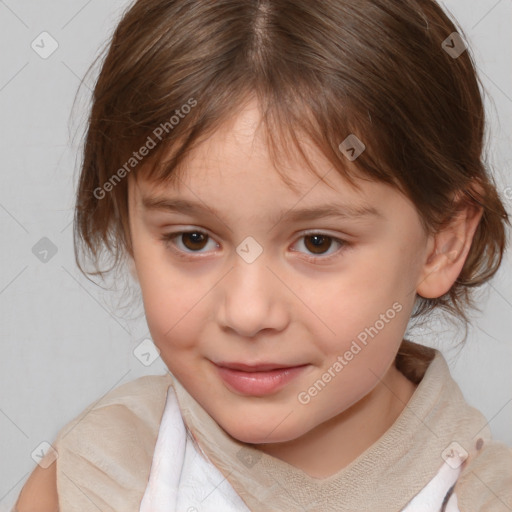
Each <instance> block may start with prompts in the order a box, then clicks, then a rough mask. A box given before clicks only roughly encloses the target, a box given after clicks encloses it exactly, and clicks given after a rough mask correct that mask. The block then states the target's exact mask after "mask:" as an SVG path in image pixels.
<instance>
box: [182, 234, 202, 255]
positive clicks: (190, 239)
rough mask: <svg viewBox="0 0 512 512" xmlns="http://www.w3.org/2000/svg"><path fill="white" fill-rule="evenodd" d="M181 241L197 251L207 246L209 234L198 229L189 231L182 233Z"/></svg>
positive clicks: (188, 247)
mask: <svg viewBox="0 0 512 512" xmlns="http://www.w3.org/2000/svg"><path fill="white" fill-rule="evenodd" d="M181 241H182V242H183V245H184V246H185V247H186V248H187V249H190V250H191V251H197V250H201V249H203V248H204V247H205V245H206V244H207V242H208V235H206V234H204V233H199V232H197V231H191V232H189V233H182V234H181Z"/></svg>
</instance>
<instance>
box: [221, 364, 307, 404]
mask: <svg viewBox="0 0 512 512" xmlns="http://www.w3.org/2000/svg"><path fill="white" fill-rule="evenodd" d="M215 366H216V368H217V371H218V375H219V376H220V377H221V379H222V381H223V382H224V384H225V385H226V386H227V387H228V388H229V389H230V390H231V391H234V392H235V393H237V394H241V395H252V396H263V395H269V394H272V393H276V392H277V391H279V390H280V389H281V388H283V387H284V386H286V385H287V384H288V383H289V382H291V381H292V380H293V379H295V378H296V377H298V376H299V375H300V374H301V373H302V372H303V371H304V370H305V369H306V367H308V366H309V364H301V365H297V366H289V365H283V364H277V363H259V364H250V365H248V364H245V363H226V362H222V363H216V364H215Z"/></svg>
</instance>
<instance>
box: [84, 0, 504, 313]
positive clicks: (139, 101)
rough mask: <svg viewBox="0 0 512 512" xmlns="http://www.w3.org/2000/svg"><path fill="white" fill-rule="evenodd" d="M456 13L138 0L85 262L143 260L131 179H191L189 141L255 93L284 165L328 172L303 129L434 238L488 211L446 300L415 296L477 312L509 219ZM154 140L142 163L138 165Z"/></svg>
mask: <svg viewBox="0 0 512 512" xmlns="http://www.w3.org/2000/svg"><path fill="white" fill-rule="evenodd" d="M454 23H455V22H452V21H451V20H450V18H449V17H448V15H447V14H446V13H444V12H443V10H442V9H441V7H440V6H439V5H438V4H437V3H436V2H434V1H431V0H395V1H392V2H390V1H388V0H358V1H353V0H314V1H311V0H215V1H192V0H139V1H136V2H135V3H134V4H133V5H132V6H130V8H129V9H127V11H126V12H125V13H124V15H123V17H122V20H121V22H120V23H119V25H118V26H117V28H116V30H115V33H114V34H113V37H112V40H111V41H109V43H108V45H107V46H106V47H105V50H104V51H105V52H106V56H105V58H104V61H103V64H102V67H101V71H100V73H99V78H98V79H97V82H96V85H95V88H94V91H93V104H92V109H91V113H90V117H89V120H88V126H87V131H86V138H85V145H84V153H83V163H82V168H81V174H80V177H79V184H78V191H77V201H76V210H75V225H74V229H75V231H74V235H75V256H76V260H77V264H78V266H79V268H80V270H81V271H82V272H84V273H87V274H89V275H98V274H99V275H103V273H104V272H108V271H109V270H100V269H99V265H98V262H99V261H100V255H101V253H102V251H103V250H106V251H107V253H108V254H109V255H110V256H111V257H113V264H112V267H111V268H114V267H116V266H117V265H118V263H120V262H121V261H122V260H123V259H124V257H125V256H126V254H129V255H132V248H131V239H130V232H129V224H128V197H127V194H128V192H127V191H128V187H127V181H128V178H127V175H128V173H130V175H131V176H136V174H137V173H140V172H142V170H144V173H145V176H146V177H148V178H150V179H153V180H155V181H156V182H161V183H163V182H172V181H173V180H178V179H179V175H180V173H182V172H186V168H185V166H184V165H182V164H183V163H184V162H185V161H186V156H187V155H188V154H190V151H191V150H192V149H193V148H194V147H197V145H198V144H200V142H201V141H202V140H204V138H205V137H207V136H209V135H211V134H212V133H213V132H214V131H215V130H217V129H218V128H219V127H220V126H221V125H222V124H223V123H225V122H227V121H228V120H230V119H232V118H233V116H235V115H236V114H237V112H238V111H239V110H240V108H241V107H242V106H243V105H244V103H245V102H246V101H248V98H251V97H253V96H255V97H256V98H257V99H258V102H259V105H260V107H261V110H262V122H263V125H264V126H265V127H266V131H265V133H266V135H267V140H268V145H269V149H270V151H271V155H273V158H274V161H276V162H277V160H278V154H279V152H280V151H282V152H286V154H291V153H292V152H293V151H295V153H296V154H297V152H298V154H299V155H301V156H302V157H303V158H304V159H305V161H306V162H307V163H308V165H309V166H310V168H311V170H312V171H313V172H315V169H314V168H313V167H312V165H311V164H310V162H309V161H308V159H307V156H306V154H305V153H304V152H303V148H302V146H301V142H300V140H299V138H300V137H301V136H305V137H306V138H307V140H309V141H311V142H312V143H313V144H314V145H315V146H316V147H317V148H318V149H319V150H320V151H321V152H322V154H324V155H325V156H326V158H327V159H328V160H329V161H330V162H331V163H332V165H333V167H334V169H336V171H338V172H339V173H341V175H342V176H343V177H345V178H346V179H348V180H349V182H351V183H353V184H355V182H354V180H353V177H355V176H359V177H361V176H364V177H365V179H371V180H376V181H380V182H384V183H388V184H391V185H393V186H394V187H396V188H397V189H398V190H400V191H401V192H402V193H403V194H405V195H406V196H407V197H408V198H409V199H410V200H411V201H412V202H413V203H414V205H415V206H416V209H417V211H418V213H419V216H420V218H421V221H422V224H423V226H424V228H425V231H426V232H428V233H434V232H436V231H437V230H438V229H440V228H441V227H442V226H443V225H445V223H446V222H448V221H449V220H450V219H451V218H452V217H453V215H454V214H455V213H456V212H457V211H458V209H459V208H460V207H461V206H462V205H464V204H469V203H471V204H474V205H479V206H481V207H482V208H483V216H482V219H481V221H480V224H479V226H478V228H477V231H476V233H475V236H474V239H473V243H472V247H471V249H470V252H469V254H468V257H467V260H466V262H465V264H464V267H463V269H462V271H461V273H460V275H459V277H458V279H457V280H456V282H455V283H454V285H453V286H452V288H451V289H450V290H449V292H447V293H446V294H445V295H443V296H442V297H439V298H435V299H425V298H423V297H419V296H418V297H417V302H416V304H415V306H416V307H415V311H414V312H413V315H412V316H413V317H416V316H424V315H425V314H427V313H429V312H432V311H433V310H434V309H435V308H442V309H444V310H446V311H448V312H450V313H452V314H453V315H454V316H455V317H459V318H461V319H463V320H464V321H465V322H467V321H468V319H467V317H466V315H465V312H464V309H465V308H466V307H470V306H471V307H475V305H474V301H473V300H472V297H471V295H470V291H471V289H472V288H474V287H476V286H479V285H481V284H482V283H485V282H486V281H487V280H489V279H490V278H491V277H492V276H493V275H494V274H495V272H496V271H497V269H498V267H499V265H500V263H501V260H502V257H503V252H504V250H505V246H506V231H505V223H509V224H510V222H509V218H508V215H507V212H506V210H505V208H504V206H503V203H502V201H501V199H500V197H499V194H498V192H497V189H496V185H495V183H494V181H493V178H492V176H491V175H490V174H489V173H488V170H487V169H486V167H487V166H486V163H485V161H484V156H483V152H484V131H485V114H484V107H483V101H482V95H481V90H480V87H481V86H482V84H481V82H480V81H479V78H478V76H477V74H476V71H475V65H474V62H473V59H472V56H471V54H470V50H469V49H468V50H466V51H463V52H462V54H461V55H460V56H458V57H454V56H453V55H450V54H449V53H448V52H447V51H446V50H445V46H444V45H443V41H446V40H447V38H449V37H450V36H451V35H452V34H453V33H454V32H458V33H459V34H460V35H461V36H464V34H463V31H462V29H460V28H456V26H455V24H454ZM101 57H102V54H100V55H99V56H98V59H99V58H101ZM98 59H97V60H98ZM482 89H483V87H482ZM186 105H188V107H187V108H185V106H186ZM192 105H193V108H191V106H192ZM178 118H179V119H178ZM159 127H160V130H159ZM156 133H158V134H159V137H157V136H156ZM350 134H355V135H356V136H357V137H358V138H359V139H360V140H361V141H362V142H363V143H364V144H365V146H366V149H365V151H364V152H363V153H362V154H361V155H360V156H359V157H358V158H357V160H355V161H353V162H351V163H350V164H349V162H348V160H347V158H346V157H345V155H344V154H343V153H342V152H341V151H340V149H339V145H340V143H341V142H342V141H344V140H345V139H346V138H347V136H349V135H350ZM150 138H151V140H152V142H153V143H154V145H155V147H153V143H150V142H149V139H150ZM290 143H291V144H290ZM144 146H146V147H148V146H151V149H150V151H149V154H147V156H145V157H144V159H143V161H142V162H141V163H140V164H138V162H136V161H135V160H131V159H132V158H135V157H134V156H133V155H134V151H137V150H138V149H139V148H142V147H144ZM127 162H131V163H130V165H127ZM122 169H124V171H122ZM276 169H278V167H277V163H276ZM356 171H357V173H356ZM278 172H279V173H280V174H281V172H280V171H279V170H278ZM281 176H282V177H283V179H284V180H285V181H286V182H287V183H288V184H289V182H288V181H287V178H286V176H285V175H282V174H281ZM356 186H357V185H356ZM454 198H458V199H457V201H455V199H454ZM82 256H90V257H92V259H93V260H94V261H95V265H96V267H95V268H96V271H95V272H93V271H89V272H86V271H85V270H84V269H83V267H82V265H81V258H82Z"/></svg>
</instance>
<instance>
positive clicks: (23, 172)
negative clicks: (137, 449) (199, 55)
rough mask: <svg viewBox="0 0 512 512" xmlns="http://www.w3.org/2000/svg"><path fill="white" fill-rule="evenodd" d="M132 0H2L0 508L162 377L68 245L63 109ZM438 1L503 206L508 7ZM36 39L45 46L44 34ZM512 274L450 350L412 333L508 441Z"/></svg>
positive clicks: (436, 329) (73, 132)
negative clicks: (121, 388) (436, 353)
mask: <svg viewBox="0 0 512 512" xmlns="http://www.w3.org/2000/svg"><path fill="white" fill-rule="evenodd" d="M130 3H131V2H127V1H126V0H108V1H105V0H89V1H86V0H72V1H71V0H67V1H64V0H52V1H42V0H30V1H29V0H4V1H3V0H0V40H1V47H2V53H1V66H0V109H1V113H2V115H1V117H0V123H1V126H2V128H1V134H2V136H1V138H0V147H1V163H0V165H1V167H2V169H1V179H2V186H1V188H0V226H1V230H2V231H1V232H2V248H3V250H2V252H1V269H0V308H1V312H2V316H1V321H0V343H1V357H0V433H1V435H0V510H8V509H9V508H10V506H11V505H12V503H13V502H14V500H15V499H16V497H17V495H18V493H19V491H20V490H21V487H22V485H23V483H24V481H25V480H26V479H27V477H28V475H29V474H30V472H31V471H32V470H33V468H34V467H35V462H34V460H33V459H32V457H31V454H32V453H33V452H34V450H35V449H36V448H37V447H38V446H39V445H40V443H41V442H43V441H47V442H50V443H51V442H52V441H53V439H54V438H55V436H56V434H57V432H58V430H60V428H62V427H63V426H64V425H65V424H66V423H67V422H68V421H70V420H71V419H72V418H73V417H74V416H76V415H77V414H78V413H80V412H81V411H82V410H83V409H84V408H85V407H86V406H87V405H88V404H90V403H92V402H94V401H96V400H98V399H99V398H100V397H101V396H102V395H104V394H105V393H106V392H108V391H110V390H111V389H113V388H114V387H116V386H118V385H120V384H122V383H125V382H128V381H130V380H132V379H135V378H137V377H139V376H141V375H145V374H153V373H157V374H161V373H163V372H164V371H165V370H164V368H165V367H164V365H163V363H162V362H161V360H160V359H157V360H156V361H155V362H154V363H153V364H152V365H150V366H147V367H146V366H144V365H143V364H142V363H141V362H140V361H139V359H137V357H135V355H134V353H133V351H134V349H135V348H136V347H137V346H138V345H139V344H140V343H141V342H142V341H143V340H144V339H145V338H147V337H148V335H149V333H148V330H147V326H146V323H145V320H144V316H143V312H142V308H141V307H134V309H133V310H130V311H128V310H127V311H121V310H118V309H116V300H117V298H118V297H117V296H116V295H115V294H113V293H108V292H104V291H103V290H102V289H101V288H99V287H97V286H94V285H93V284H92V283H91V282H89V281H88V280H87V279H85V277H84V276H83V275H81V274H80V273H79V271H78V269H77V268H76V265H75V260H74V254H73V246H72V224H71V222H72V217H73V203H74V187H75V184H76V177H77V170H78V164H79V160H80V154H79V150H80V147H79V144H80V137H81V132H80V130H81V129H83V125H84V119H85V116H86V115H87V100H88V98H87V96H86V95H84V94H83V95H82V97H84V98H85V101H82V103H79V104H78V106H77V107H76V108H75V110H74V111H73V112H72V104H73V100H74V97H75V93H76V91H77V87H78V85H79V82H80V79H81V78H82V77H83V76H84V73H85V71H86V70H87V68H88V66H89V65H90V64H91V63H92V61H93V59H94V57H95V56H96V55H97V52H98V49H99V48H100V46H101V45H102V44H103V42H104V41H105V40H106V39H107V38H108V36H109V35H110V34H111V31H112V30H113V28H114V26H115V24H116V21H117V20H118V19H119V16H120V14H121V12H122V11H123V10H124V9H125V8H126V7H127V6H128V5H129V4H130ZM443 5H444V6H445V7H447V8H448V9H449V10H450V11H451V12H452V13H453V14H454V15H455V17H456V18H457V19H458V21H459V22H460V24H461V25H462V28H463V30H464V31H465V33H466V36H467V39H468V42H469V44H470V45H471V47H472V53H473V55H474V57H475V59H476V62H477V66H478V71H479V73H480V76H481V77H482V80H483V82H484V85H485V88H486V91H487V94H488V97H486V107H487V111H488V114H489V116H490V120H491V124H490V132H489V134H490V135H489V138H490V144H489V147H488V151H489V154H490V162H491V164H492V165H493V168H494V172H495V177H496V181H497V183H498V186H499V189H500V192H501V193H502V194H503V196H504V198H505V200H506V207H507V209H508V210H509V211H512V173H511V168H510V163H511V157H512V153H511V147H512V144H511V142H512V141H511V134H512V125H511V124H512V123H511V121H512V85H511V84H512V62H511V61H510V49H511V43H512V34H511V30H510V19H511V16H512V1H511V0H500V1H496V0H480V1H472V2H469V1H468V0H449V1H448V0H447V1H445V2H443ZM44 31H46V32H48V33H49V34H50V35H51V37H52V38H53V39H54V40H55V41H56V42H57V44H58V48H57V50H56V51H55V52H54V53H53V54H52V55H51V56H49V57H48V58H42V57H41V56H40V55H39V54H38V53H36V51H34V49H33V48H32V47H31V44H32V42H33V41H34V40H36V42H37V41H40V38H38V36H39V35H40V34H41V33H42V32H44ZM447 36H448V34H447ZM43 37H45V38H46V39H45V41H46V42H45V51H48V50H49V49H51V46H50V44H51V41H50V39H48V36H43ZM40 51H43V49H42V48H41V49H40ZM93 78H94V76H93ZM89 80H90V83H86V87H85V93H89V89H90V88H92V85H93V81H91V78H90V77H89ZM71 115H73V117H70V116H71ZM42 239H44V240H43V241H41V240H42ZM46 239H47V240H46ZM34 247H35V249H34ZM44 250H48V251H49V252H48V253H44ZM52 251H53V252H52ZM55 251H56V252H55ZM53 253H55V254H53ZM45 259H46V261H45ZM511 269H512V259H511V255H510V251H509V252H507V254H506V256H505V259H504V262H503V266H502V268H501V270H500V272H499V273H498V275H497V276H496V278H495V279H494V280H493V281H492V282H491V283H490V284H487V285H485V286H484V287H483V288H482V293H481V308H482V310H483V312H482V314H475V315H473V326H472V327H471V329H470V332H469V338H468V341H467V344H466V346H465V347H464V348H463V350H462V351H461V352H460V354H459V353H457V352H456V351H454V350H451V349H450V346H452V345H453V340H457V339H459V337H460V331H457V330H456V329H454V328H453V327H450V325H445V324H439V325H437V324H436V325H432V326H431V327H430V328H429V329H426V328H425V329H422V330H418V331H417V336H416V337H414V338H412V339H414V340H415V341H418V342H422V343H425V344H427V345H430V346H434V347H436V348H439V349H441V350H442V352H443V353H444V354H445V356H446V357H447V360H448V362H449V364H450V368H451V370H452V375H453V377H454V378H455V380H456V381H457V382H458V383H459V385H460V387H461V389H462V391H463V393H464V395H465V397H466V399H467V400H468V402H469V403H471V404H472V405H474V406H475V407H477V408H478V409H480V410H481V411H482V413H483V414H484V415H485V416H486V418H487V419H488V421H489V424H490V427H491V429H492V431H493V433H494V436H495V437H496V438H497V439H500V440H503V441H505V442H507V443H508V444H510V445H512V428H511V426H512V403H511V402H512V376H511V373H512V372H511V368H512V337H511V334H510V333H511V330H512V329H511V328H512V272H511Z"/></svg>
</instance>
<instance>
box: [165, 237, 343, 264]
mask: <svg viewBox="0 0 512 512" xmlns="http://www.w3.org/2000/svg"><path fill="white" fill-rule="evenodd" d="M192 233H196V234H200V235H205V236H207V237H208V239H209V240H213V238H212V237H211V236H210V235H209V234H208V233H206V232H205V231H201V230H199V229H193V230H189V231H174V232H172V233H166V234H164V235H162V237H161V241H162V242H163V243H164V245H165V246H166V247H168V248H169V249H171V250H172V251H173V252H174V253H175V254H177V255H178V256H179V257H180V258H183V259H187V260H190V259H195V258H196V256H192V257H190V255H192V254H194V253H197V254H202V253H201V252H199V251H183V250H181V249H177V248H176V244H175V243H174V242H173V240H174V239H175V238H179V237H180V236H181V235H186V234H192ZM313 235H318V236H323V237H325V238H328V239H331V240H332V241H333V242H335V243H338V244H339V245H340V246H341V247H340V248H339V249H338V250H336V251H335V252H334V253H332V254H329V255H328V256H308V255H305V259H306V260H308V261H309V262H312V263H316V262H319V261H320V260H322V261H323V262H325V261H331V260H332V259H333V258H336V257H338V256H340V253H341V252H343V251H344V250H346V249H348V248H349V247H350V245H351V244H350V243H349V242H347V241H346V240H341V239H339V238H336V237H334V236H332V235H329V234H327V233H322V232H319V231H308V232H305V233H303V234H302V235H301V236H300V237H299V239H298V240H300V239H303V238H306V237H308V236H313ZM209 240H208V241H209ZM294 245H295V244H294ZM328 250H330V247H329V249H328ZM293 252H301V251H298V250H293ZM302 254H304V253H302Z"/></svg>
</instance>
